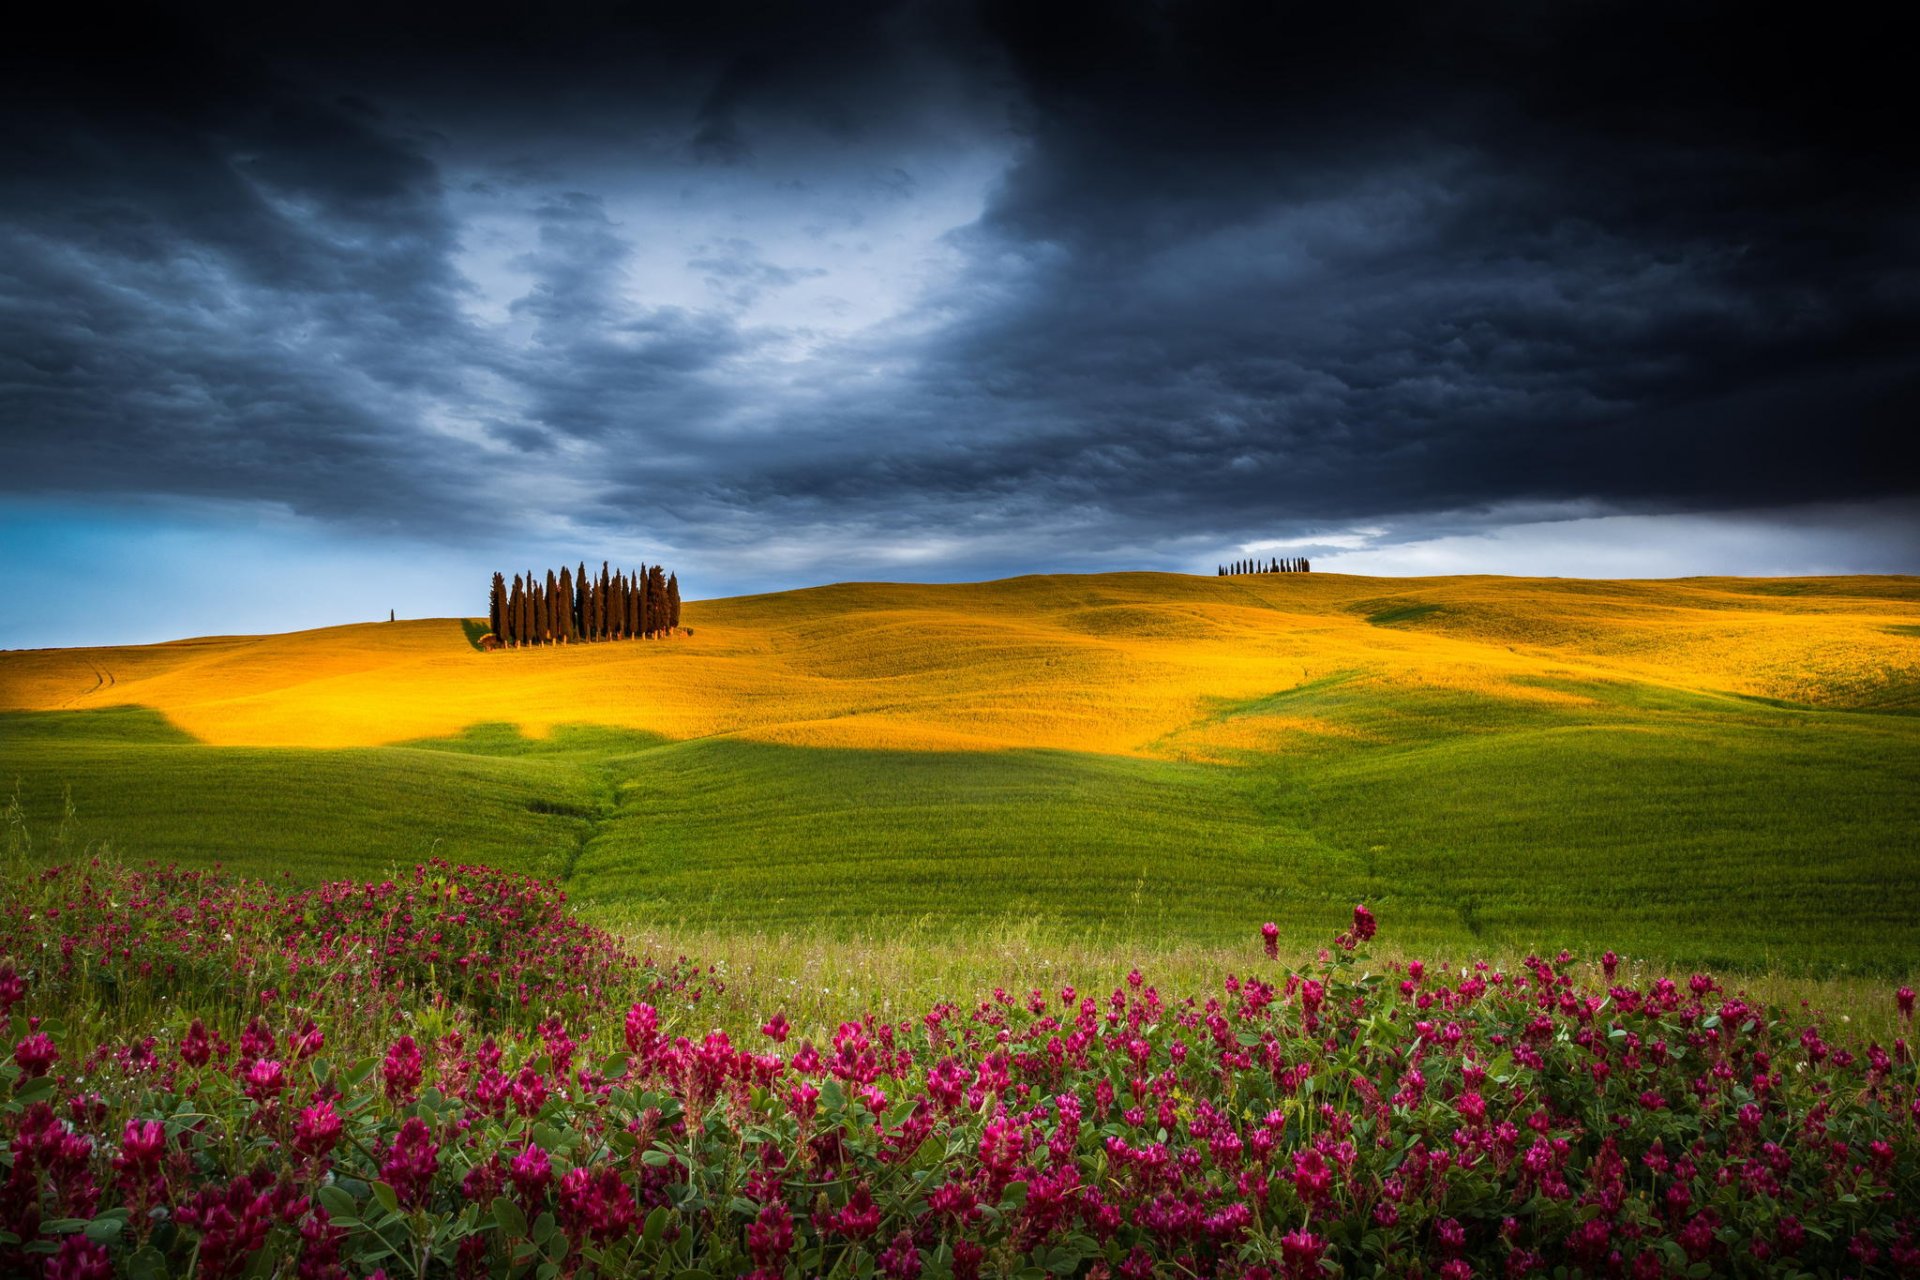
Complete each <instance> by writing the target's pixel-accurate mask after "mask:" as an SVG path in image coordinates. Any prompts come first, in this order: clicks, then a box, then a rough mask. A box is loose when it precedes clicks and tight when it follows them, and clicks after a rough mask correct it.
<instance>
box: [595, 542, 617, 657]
mask: <svg viewBox="0 0 1920 1280" xmlns="http://www.w3.org/2000/svg"><path fill="white" fill-rule="evenodd" d="M612 594H613V578H612V576H611V575H610V574H608V572H607V562H606V561H605V560H602V561H601V562H600V598H599V599H598V600H596V601H595V602H594V606H593V630H594V633H595V634H596V635H598V636H599V637H600V639H602V640H605V639H606V638H607V606H608V604H610V603H611V600H610V599H609V597H610V596H612Z"/></svg>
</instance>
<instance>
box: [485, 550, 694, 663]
mask: <svg viewBox="0 0 1920 1280" xmlns="http://www.w3.org/2000/svg"><path fill="white" fill-rule="evenodd" d="M487 620H488V621H489V622H491V623H492V624H493V634H494V638H495V639H496V640H498V641H499V642H500V643H501V644H503V645H509V646H514V647H518V646H520V645H523V644H569V643H577V642H579V641H583V640H632V639H636V638H638V637H641V636H648V637H651V636H663V635H666V634H668V633H669V632H671V631H673V630H674V628H676V627H678V626H679V625H680V579H679V577H678V576H677V575H674V574H670V573H666V572H664V571H663V570H662V569H661V568H660V566H659V565H657V564H656V565H654V566H653V567H652V568H648V567H647V566H646V565H641V566H640V571H639V572H638V573H632V574H629V573H626V572H624V571H621V572H609V571H608V568H607V562H606V561H604V560H603V561H601V562H600V576H599V577H598V578H595V577H593V576H591V575H590V574H588V572H587V566H586V565H584V564H582V565H581V566H580V567H579V569H577V570H572V571H569V570H567V569H564V568H563V569H561V570H560V572H559V574H558V575H556V574H555V573H554V572H553V570H551V569H549V570H547V580H546V581H545V582H544V583H543V582H541V581H540V579H539V578H537V577H535V576H534V575H533V573H532V571H531V570H529V571H528V572H527V573H526V575H525V576H524V577H523V576H522V575H520V574H517V573H516V574H514V575H513V584H512V585H511V586H509V585H508V584H507V580H506V578H505V577H504V576H502V575H501V574H498V573H496V574H494V575H493V587H492V589H491V590H490V591H489V592H488V600H487Z"/></svg>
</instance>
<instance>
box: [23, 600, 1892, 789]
mask: <svg viewBox="0 0 1920 1280" xmlns="http://www.w3.org/2000/svg"><path fill="white" fill-rule="evenodd" d="M685 621H686V623H687V625H688V626H689V627H690V628H692V630H693V634H692V635H690V636H677V637H674V638H673V639H671V640H668V641H658V642H625V643H616V644H600V645H581V646H561V647H554V648H540V649H528V650H517V651H509V652H503V653H491V654H489V653H482V652H480V651H479V650H477V649H476V648H474V646H473V645H472V644H471V643H470V642H469V641H468V639H467V638H466V633H465V631H464V630H463V629H462V627H461V626H460V624H459V623H458V622H457V621H454V620H427V621H409V622H399V623H387V624H366V625H359V626H347V627H333V628H327V629H323V630H317V631H304V632H295V633H291V634H287V635H272V636H250V637H232V638H209V639H198V640H184V641H179V642H176V643H173V644H162V645H151V646H142V647H131V648H102V649H69V650H47V651H30V652H22V653H5V654H0V710H37V711H50V710H85V709H90V708H97V707H107V706H120V705H137V706H142V707H148V708H152V709H153V710H155V711H158V712H160V713H161V714H162V715H164V716H165V717H166V718H167V719H168V720H169V721H171V722H172V723H173V724H174V725H176V726H178V727H179V728H180V729H182V730H184V731H186V732H187V733H189V734H192V735H193V736H194V737H195V738H198V739H199V740H201V741H203V742H208V743H215V744H220V745H249V746H309V747H346V746H376V745H383V744H390V743H397V742H405V741H408V740H410V739H416V738H424V737H444V736H447V735H451V734H455V733H458V732H459V731H461V730H462V729H464V728H466V727H467V726H469V725H474V724H481V723H495V722H504V723H510V724H514V725H517V726H519V727H520V728H521V729H522V730H523V731H525V732H526V733H528V734H530V735H532V736H536V737H538V736H543V735H544V734H546V733H547V732H548V731H549V730H550V729H551V728H552V727H553V726H554V725H557V724H571V723H591V724H600V725H609V726H616V727H621V728H628V729H635V730H642V731H646V732H651V733H658V734H661V735H663V736H665V737H668V738H674V739H689V738H701V737H711V736H714V735H721V734H728V735H737V736H741V737H746V738H751V739H755V740H760V741H767V742H781V743H787V744H791V745H805V746H836V747H878V748H889V749H905V750H958V751H966V750H980V749H1017V748H1035V747H1042V748H1053V749H1058V750H1066V751H1091V752H1100V753H1107V754H1123V755H1144V756H1172V757H1182V758H1196V759H1201V758H1212V757H1214V756H1216V755H1218V754H1219V753H1220V752H1221V751H1223V750H1231V749H1233V748H1244V747H1254V748H1259V749H1273V748H1275V747H1278V746H1282V745H1284V744H1286V743H1287V742H1289V741H1292V740H1295V739H1311V738H1313V737H1315V736H1317V735H1329V734H1334V735H1337V734H1347V733H1353V732H1363V731H1365V726H1356V725H1355V724H1354V723H1351V722H1350V721H1348V720H1346V719H1343V718H1340V717H1335V718H1331V719H1329V718H1325V717H1322V716H1318V715H1310V714H1303V713H1301V712H1299V711H1298V710H1297V709H1282V708H1279V707H1274V708H1269V709H1266V710H1261V709H1259V708H1257V707H1256V708H1254V709H1252V710H1248V709H1247V704H1249V703H1250V702H1254V701H1256V700H1258V699H1262V698H1268V697H1271V696H1272V695H1275V694H1280V693H1284V692H1286V691H1288V690H1293V689H1298V688H1301V687H1303V686H1311V685H1313V684H1314V683H1315V682H1316V681H1320V680H1324V679H1326V678H1328V677H1333V676H1341V677H1343V678H1353V677H1359V678H1362V679H1365V680H1369V681H1378V682H1381V683H1383V684H1384V685H1387V686H1390V687H1393V688H1396V689H1402V690H1426V691H1437V690H1453V691H1457V692H1459V693H1461V694H1465V695H1470V696H1471V697H1474V698H1479V699H1488V700H1494V701H1500V702H1517V703H1542V702H1547V703H1556V704H1562V705H1567V704H1577V703H1578V702H1579V701H1581V700H1582V698H1583V697H1584V696H1585V695H1584V694H1582V693H1580V692H1578V691H1575V690H1572V689H1570V688H1569V687H1568V685H1569V682H1571V683H1573V684H1581V683H1591V682H1619V681H1628V682H1634V683H1639V684H1645V685H1648V686H1652V687H1656V688H1664V689H1674V690H1686V691H1692V692H1702V693H1710V694H1736V695H1744V696H1751V697H1764V698H1773V699H1779V700H1784V701H1788V702H1793V703H1799V704H1805V705H1809V706H1820V707H1852V708H1875V709H1903V710H1911V709H1915V708H1920V579H1915V578H1833V579H1792V580H1780V579H1774V580H1739V579H1695V580H1684V581H1672V582H1611V581H1607V582H1596V581H1582V580H1561V579H1514V578H1427V579H1382V578H1360V577H1349V576H1345V575H1337V574H1302V575H1291V574H1287V575H1267V576H1256V577H1239V578H1196V577H1182V576H1177V575H1171V574H1146V573H1138V574H1108V575H1100V576H1093V577H1062V576H1049V577H1031V578H1015V579H1009V580H1006V581H1001V582H991V583H980V584H963V585H952V586H914V585H897V584H880V583H855V584H844V585H839V586H832V587H820V588H815V589H811V590H804V591H792V592H783V593H780V594H777V595H767V596H751V597H741V598H736V599H727V600H713V601H697V602H692V603H690V604H688V605H687V607H686V613H685ZM1227 708H1237V710H1235V711H1234V713H1233V714H1232V715H1230V716H1225V717H1223V716H1222V714H1221V712H1222V711H1223V709H1227Z"/></svg>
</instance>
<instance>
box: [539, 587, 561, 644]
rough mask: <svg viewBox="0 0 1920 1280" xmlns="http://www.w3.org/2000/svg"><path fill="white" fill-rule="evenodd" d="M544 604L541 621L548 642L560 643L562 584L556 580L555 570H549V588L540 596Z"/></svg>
mask: <svg viewBox="0 0 1920 1280" xmlns="http://www.w3.org/2000/svg"><path fill="white" fill-rule="evenodd" d="M540 601H541V604H542V605H543V606H544V609H543V615H544V616H543V617H542V618H541V622H542V624H543V625H544V629H545V630H546V633H547V643H548V644H559V643H560V638H561V631H560V584H559V583H558V582H557V581H555V580H554V576H553V570H551V569H549V570H547V590H546V593H545V594H544V595H542V596H541V597H540Z"/></svg>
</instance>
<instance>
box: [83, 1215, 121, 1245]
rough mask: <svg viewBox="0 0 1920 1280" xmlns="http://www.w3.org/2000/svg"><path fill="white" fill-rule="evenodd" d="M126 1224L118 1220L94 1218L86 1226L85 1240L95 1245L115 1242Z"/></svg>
mask: <svg viewBox="0 0 1920 1280" xmlns="http://www.w3.org/2000/svg"><path fill="white" fill-rule="evenodd" d="M126 1226H127V1224H126V1223H125V1222H124V1221H122V1220H121V1219H119V1218H95V1219H94V1220H93V1221H92V1222H89V1223H88V1224H87V1239H89V1240H91V1241H93V1242H94V1243H95V1244H106V1243H108V1242H109V1241H111V1240H117V1239H119V1237H120V1233H121V1232H122V1231H124V1230H125V1229H126Z"/></svg>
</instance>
